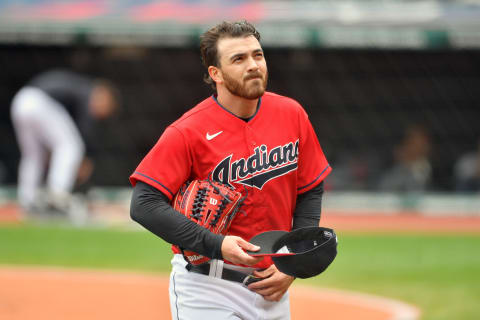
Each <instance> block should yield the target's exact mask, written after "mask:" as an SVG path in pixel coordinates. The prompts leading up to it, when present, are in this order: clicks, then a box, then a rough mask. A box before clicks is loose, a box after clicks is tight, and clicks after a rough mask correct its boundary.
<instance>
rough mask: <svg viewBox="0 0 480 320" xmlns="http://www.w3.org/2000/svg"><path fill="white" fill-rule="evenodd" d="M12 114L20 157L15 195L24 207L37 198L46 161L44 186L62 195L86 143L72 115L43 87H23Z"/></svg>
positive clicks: (73, 177) (71, 182) (68, 188)
mask: <svg viewBox="0 0 480 320" xmlns="http://www.w3.org/2000/svg"><path fill="white" fill-rule="evenodd" d="M11 111H12V112H11V116H12V121H13V125H14V128H15V133H16V136H17V141H18V144H19V148H20V152H21V159H20V166H19V174H18V198H19V202H20V204H21V205H22V206H23V207H24V208H28V207H30V206H31V205H32V204H34V202H35V201H36V199H37V197H38V195H39V190H40V186H41V183H42V179H43V177H44V173H45V170H46V168H47V163H46V161H47V158H48V154H50V161H49V163H48V168H49V170H48V175H47V177H46V178H47V180H46V186H47V189H48V192H50V193H51V194H53V195H54V196H55V195H59V196H64V195H66V194H69V193H70V192H71V190H72V188H73V186H74V183H75V180H76V177H77V170H78V167H79V165H80V163H81V161H82V159H83V157H84V153H85V145H84V143H83V140H82V138H81V136H80V133H79V131H78V129H77V126H76V125H75V123H74V121H73V119H72V118H71V116H70V115H69V114H68V112H67V111H66V110H65V109H64V107H63V106H61V105H60V104H59V103H58V102H57V101H56V100H54V99H52V98H51V97H50V96H48V95H47V94H46V93H44V92H43V91H41V90H39V89H37V88H33V87H25V88H23V89H21V90H20V91H19V92H18V93H17V94H16V95H15V97H14V99H13V102H12V110H11Z"/></svg>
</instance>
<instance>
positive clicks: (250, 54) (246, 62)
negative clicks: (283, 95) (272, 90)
mask: <svg viewBox="0 0 480 320" xmlns="http://www.w3.org/2000/svg"><path fill="white" fill-rule="evenodd" d="M217 46H218V55H219V67H218V69H219V70H220V73H221V78H222V80H223V84H224V85H225V87H226V88H227V89H228V91H230V93H232V94H233V95H235V96H238V97H242V98H245V99H258V98H259V97H261V96H262V95H263V93H264V92H265V90H266V88H267V80H268V71H267V63H266V61H265V57H264V55H263V50H262V47H261V46H260V43H259V42H258V40H257V39H256V38H255V37H254V36H248V37H243V38H223V39H220V40H219V41H218V43H217ZM217 85H218V84H217Z"/></svg>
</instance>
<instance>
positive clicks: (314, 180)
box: [297, 164, 330, 191]
mask: <svg viewBox="0 0 480 320" xmlns="http://www.w3.org/2000/svg"><path fill="white" fill-rule="evenodd" d="M328 168H330V165H328V164H327V166H326V167H325V169H323V171H322V172H320V174H319V175H318V176H317V177H316V178H315V179H313V181H312V182H310V183H309V184H307V185H304V186H303V187H300V188H297V190H299V191H300V190H302V189H305V188H307V187H309V186H311V185H312V184H314V183H315V182H316V181H317V180H318V179H320V177H321V176H322V175H323V174H324V173H325V171H327V169H328Z"/></svg>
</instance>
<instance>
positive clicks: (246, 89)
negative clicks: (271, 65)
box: [223, 72, 268, 100]
mask: <svg viewBox="0 0 480 320" xmlns="http://www.w3.org/2000/svg"><path fill="white" fill-rule="evenodd" d="M250 79H254V80H250ZM223 80H224V81H225V82H224V83H225V87H226V88H227V89H228V91H230V93H231V94H233V95H235V96H238V97H241V98H245V99H249V100H254V99H258V98H260V97H261V96H262V95H263V94H264V93H265V90H266V88H267V81H268V72H265V77H262V74H261V73H260V72H256V73H254V74H249V75H248V76H246V77H245V78H244V79H243V83H241V82H240V81H237V80H235V79H233V78H231V77H230V76H229V75H228V74H226V73H224V74H223ZM247 81H248V82H251V83H248V84H247ZM258 82H260V83H258ZM247 85H248V86H247Z"/></svg>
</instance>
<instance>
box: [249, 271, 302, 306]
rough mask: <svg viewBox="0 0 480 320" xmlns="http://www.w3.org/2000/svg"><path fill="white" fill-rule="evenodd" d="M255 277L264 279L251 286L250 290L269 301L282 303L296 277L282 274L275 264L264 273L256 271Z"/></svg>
mask: <svg viewBox="0 0 480 320" xmlns="http://www.w3.org/2000/svg"><path fill="white" fill-rule="evenodd" d="M253 275H254V276H255V277H259V278H264V279H263V280H261V281H257V282H254V283H252V284H250V285H249V286H248V289H250V290H252V291H254V292H256V293H258V294H260V295H262V296H263V298H264V299H265V300H268V301H280V299H281V298H282V297H283V295H284V294H285V292H287V290H288V288H289V287H290V285H291V284H292V283H293V280H295V278H294V277H292V276H289V275H286V274H284V273H282V272H280V271H279V270H278V269H277V267H276V266H275V265H274V264H272V265H271V266H270V267H268V269H265V270H263V271H255V272H254V273H253Z"/></svg>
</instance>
